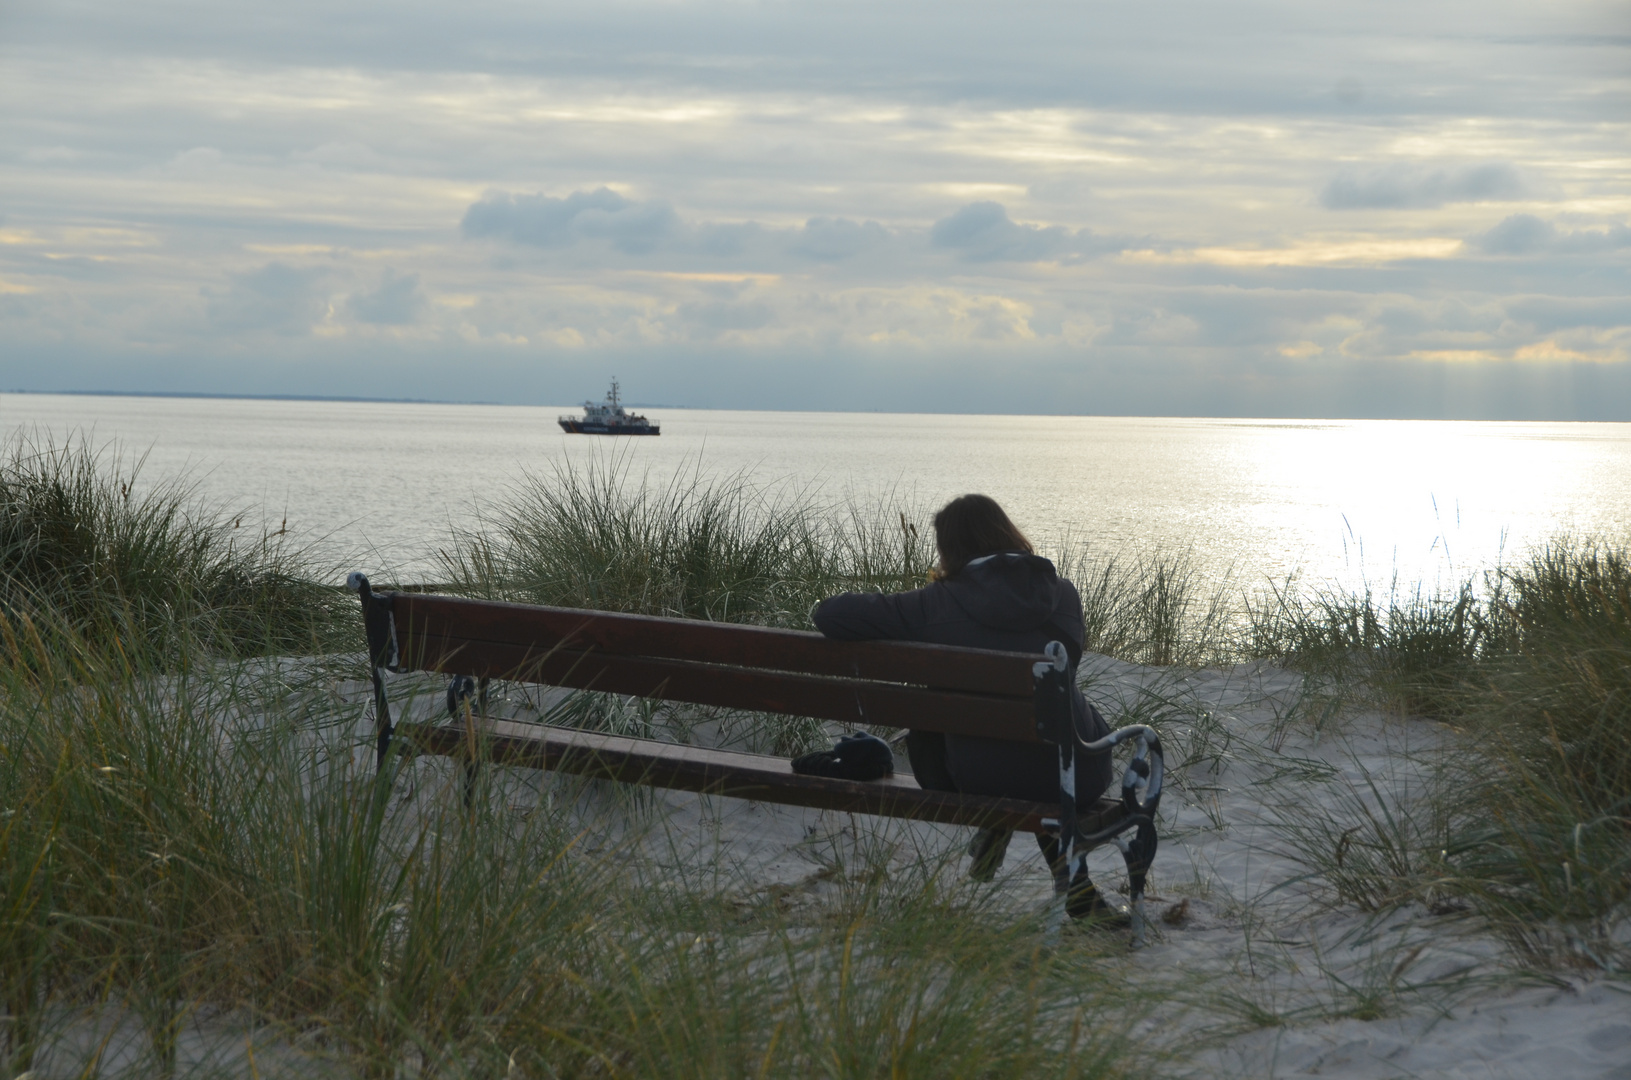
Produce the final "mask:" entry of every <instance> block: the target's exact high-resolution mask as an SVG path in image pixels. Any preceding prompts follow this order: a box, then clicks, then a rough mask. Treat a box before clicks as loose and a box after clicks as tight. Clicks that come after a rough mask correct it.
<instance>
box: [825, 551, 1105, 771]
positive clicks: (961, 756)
mask: <svg viewBox="0 0 1631 1080" xmlns="http://www.w3.org/2000/svg"><path fill="white" fill-rule="evenodd" d="M814 619H815V624H816V629H818V630H820V631H821V632H822V633H823V634H825V635H827V636H828V637H830V638H837V639H838V640H840V641H879V640H886V641H925V642H930V643H933V644H938V645H965V646H969V647H972V648H978V649H1005V650H1009V651H1012V652H1032V653H1039V652H1041V651H1042V649H1043V646H1045V645H1047V643H1048V642H1050V641H1056V640H1063V639H1068V645H1069V647H1070V649H1071V652H1072V654H1073V656H1080V655H1081V647H1082V638H1083V632H1082V599H1081V597H1080V596H1079V595H1078V594H1077V592H1076V586H1074V585H1072V584H1071V583H1070V582H1068V581H1066V580H1064V579H1063V578H1061V577H1060V576H1059V575H1058V574H1057V573H1056V572H1055V571H1054V568H1053V563H1051V562H1049V561H1048V560H1047V559H1044V558H1041V557H1039V556H1036V555H1022V554H1019V553H1017V552H1006V553H1003V554H999V555H988V556H985V557H984V558H980V559H975V560H974V561H973V562H971V563H969V564H968V565H967V566H965V567H964V568H963V569H962V570H961V571H960V572H959V573H958V574H957V576H955V577H953V578H951V579H950V580H948V581H939V582H935V583H934V584H932V585H929V586H927V587H925V588H922V589H914V590H912V591H911V592H903V593H890V594H883V593H844V594H842V595H840V596H834V597H831V598H830V599H827V600H823V601H822V602H821V603H819V604H817V605H816V608H815V612H814ZM1073 707H1074V711H1075V712H1076V717H1077V723H1078V730H1085V731H1091V732H1092V733H1093V735H1092V737H1093V738H1099V737H1101V736H1103V735H1106V734H1108V733H1109V728H1108V726H1107V725H1106V724H1105V722H1104V720H1103V718H1102V717H1100V716H1099V714H1098V710H1096V709H1094V708H1093V707H1092V706H1090V705H1088V703H1087V701H1086V699H1084V698H1083V697H1082V694H1081V691H1080V690H1077V691H1076V692H1075V698H1074V702H1073ZM946 764H947V767H948V769H949V770H950V773H951V777H952V779H953V780H954V781H955V782H956V785H957V790H958V791H964V792H969V793H971V794H980V795H1004V796H1008V797H1010V798H1019V799H1037V800H1042V801H1051V800H1053V799H1057V798H1058V797H1059V759H1058V754H1057V752H1056V751H1055V750H1054V748H1053V747H1051V746H1046V745H1043V744H1039V743H1018V742H1009V741H1007V740H1002V739H982V738H976V737H973V736H968V735H947V736H946ZM1085 765H1086V766H1087V767H1086V768H1083V769H1081V770H1080V771H1079V772H1078V790H1077V800H1078V801H1079V802H1085V801H1088V800H1090V799H1093V798H1096V797H1097V796H1098V795H1099V794H1100V793H1102V792H1103V790H1104V789H1105V788H1106V787H1108V786H1109V783H1110V756H1109V755H1108V754H1105V755H1103V756H1102V757H1101V758H1098V759H1096V760H1095V761H1092V762H1087V763H1085Z"/></svg>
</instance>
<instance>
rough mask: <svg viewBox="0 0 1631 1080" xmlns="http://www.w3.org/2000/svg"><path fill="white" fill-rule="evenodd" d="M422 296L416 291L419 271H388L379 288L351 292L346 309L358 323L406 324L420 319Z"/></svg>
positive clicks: (379, 324) (422, 303)
mask: <svg viewBox="0 0 1631 1080" xmlns="http://www.w3.org/2000/svg"><path fill="white" fill-rule="evenodd" d="M424 302H425V298H424V296H423V294H421V293H420V291H419V275H418V274H401V275H399V274H397V272H396V271H394V270H387V271H386V272H385V277H384V279H383V280H382V281H381V282H380V284H379V288H377V289H375V290H373V291H372V292H360V293H352V294H351V296H350V297H349V298H348V299H347V300H346V311H347V312H348V313H349V314H350V315H351V317H352V318H353V319H356V320H357V321H358V322H364V323H373V324H374V325H376V326H406V325H407V324H409V323H412V322H416V321H418V319H419V312H420V310H421V309H422V308H423V307H424Z"/></svg>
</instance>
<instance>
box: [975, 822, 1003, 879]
mask: <svg viewBox="0 0 1631 1080" xmlns="http://www.w3.org/2000/svg"><path fill="white" fill-rule="evenodd" d="M1013 838H1014V830H1012V829H980V830H978V831H977V832H975V834H974V839H972V840H970V841H969V842H968V858H969V864H968V876H969V877H971V878H973V879H974V880H975V881H990V880H992V879H993V878H995V877H996V876H997V871H998V870H1001V869H1002V860H1003V858H1004V857H1006V856H1007V854H1008V841H1010V840H1012V839H1013Z"/></svg>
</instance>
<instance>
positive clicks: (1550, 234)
mask: <svg viewBox="0 0 1631 1080" xmlns="http://www.w3.org/2000/svg"><path fill="white" fill-rule="evenodd" d="M1472 242H1473V244H1474V245H1475V246H1476V247H1478V248H1480V249H1482V250H1483V251H1486V252H1488V253H1489V254H1491V255H1536V254H1540V253H1543V252H1544V253H1561V254H1590V253H1593V252H1598V251H1615V250H1617V249H1619V248H1624V247H1631V228H1628V227H1627V226H1625V225H1610V226H1608V227H1606V228H1602V229H1575V230H1573V231H1565V230H1562V229H1559V228H1558V227H1557V226H1556V225H1554V224H1552V223H1551V222H1550V221H1547V220H1545V219H1544V218H1538V217H1536V216H1535V215H1534V214H1513V215H1512V216H1511V217H1509V218H1507V219H1506V220H1504V221H1502V222H1501V223H1500V224H1499V225H1497V226H1495V227H1494V228H1493V229H1490V230H1489V231H1488V232H1485V233H1480V234H1479V235H1478V236H1475V237H1473V240H1472Z"/></svg>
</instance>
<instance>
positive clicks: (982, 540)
mask: <svg viewBox="0 0 1631 1080" xmlns="http://www.w3.org/2000/svg"><path fill="white" fill-rule="evenodd" d="M934 546H935V549H936V550H937V551H938V552H939V553H940V565H939V566H938V567H936V568H935V572H934V579H935V580H936V581H945V580H946V579H947V578H953V577H956V576H957V575H958V574H960V573H962V572H963V567H965V566H967V565H968V564H969V563H971V562H973V561H974V560H975V559H978V558H979V557H980V556H982V555H995V554H996V553H997V552H999V551H1022V552H1024V553H1025V554H1027V555H1034V554H1035V553H1036V552H1035V549H1034V548H1032V547H1031V542H1030V541H1029V540H1027V539H1025V534H1024V533H1022V532H1020V531H1019V528H1018V526H1016V525H1015V524H1014V523H1013V522H1012V521H1009V520H1008V515H1007V514H1005V513H1003V510H1002V507H1000V506H998V505H997V500H995V499H993V498H991V497H990V496H989V495H959V496H958V497H957V498H955V499H953V500H952V501H951V502H949V503H947V504H946V505H945V506H943V507H941V508H940V512H939V513H938V514H936V515H935V516H934Z"/></svg>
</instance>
